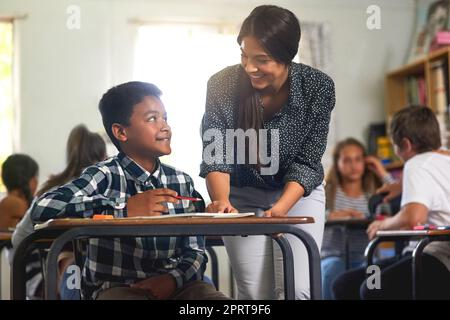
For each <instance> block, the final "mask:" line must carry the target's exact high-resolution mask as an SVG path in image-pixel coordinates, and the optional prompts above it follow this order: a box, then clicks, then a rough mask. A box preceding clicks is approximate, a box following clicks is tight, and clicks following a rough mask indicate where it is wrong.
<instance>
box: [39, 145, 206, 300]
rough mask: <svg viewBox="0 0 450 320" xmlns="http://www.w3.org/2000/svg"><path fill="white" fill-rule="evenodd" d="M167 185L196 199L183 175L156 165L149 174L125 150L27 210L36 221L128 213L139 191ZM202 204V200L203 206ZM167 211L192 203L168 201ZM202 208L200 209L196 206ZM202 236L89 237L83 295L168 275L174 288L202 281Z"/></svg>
mask: <svg viewBox="0 0 450 320" xmlns="http://www.w3.org/2000/svg"><path fill="white" fill-rule="evenodd" d="M155 188H169V189H172V190H175V191H176V192H178V194H179V195H182V196H191V197H199V194H198V192H197V191H196V190H195V189H194V185H193V181H192V179H191V177H189V176H188V175H187V174H185V173H183V172H180V171H177V170H176V169H174V168H172V167H170V166H167V165H164V164H161V163H160V162H159V161H158V163H157V169H156V171H155V172H154V173H153V174H152V173H149V172H148V171H146V170H145V169H143V168H142V167H141V166H139V165H138V164H137V163H136V162H134V161H133V160H132V159H131V158H129V157H128V156H126V155H125V154H123V153H119V154H118V155H117V156H115V157H112V158H110V159H108V160H106V161H104V162H100V163H98V164H96V165H93V166H90V167H88V168H87V169H86V170H84V172H83V173H82V175H81V176H80V177H79V178H78V179H76V180H73V181H72V182H69V183H67V184H66V185H64V186H61V187H59V188H57V189H55V190H52V191H50V192H47V193H45V194H43V195H42V196H41V197H39V199H37V201H35V202H34V205H33V207H32V210H31V216H32V219H33V221H34V222H42V221H46V220H48V219H52V218H66V217H73V218H83V217H84V218H89V217H92V215H93V214H112V215H114V216H115V217H126V216H127V207H126V202H127V199H128V198H129V197H131V196H133V195H135V194H137V193H139V192H142V191H146V190H150V189H155ZM203 206H204V204H203ZM167 207H168V209H169V214H178V213H185V212H195V211H196V208H195V207H194V206H193V204H192V202H190V201H186V200H182V201H180V203H179V204H172V203H167ZM200 210H201V209H200ZM206 262H207V257H206V254H205V240H204V237H203V236H191V237H146V238H121V239H120V238H114V239H113V238H102V239H90V240H89V246H88V251H87V258H86V261H85V265H84V269H83V277H82V294H83V296H84V297H85V298H88V299H89V298H94V299H95V298H96V296H97V294H98V292H99V291H101V290H104V289H107V288H110V287H113V286H123V285H127V284H130V283H134V282H136V281H138V280H142V279H146V278H149V277H151V276H154V275H158V274H163V273H169V274H171V275H172V276H173V277H174V278H175V280H176V283H177V287H181V286H182V285H183V284H185V283H186V282H188V281H190V280H200V279H202V278H203V272H204V270H205V268H206Z"/></svg>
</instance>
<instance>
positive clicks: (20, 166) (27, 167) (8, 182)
mask: <svg viewBox="0 0 450 320" xmlns="http://www.w3.org/2000/svg"><path fill="white" fill-rule="evenodd" d="M38 170H39V167H38V164H37V162H36V161H34V160H33V158H31V157H30V156H28V155H26V154H18V153H17V154H13V155H10V156H9V157H8V158H6V160H5V162H3V165H2V180H3V183H4V184H5V187H6V189H7V190H8V191H12V190H21V191H22V192H23V194H24V196H25V198H26V200H27V202H28V204H31V201H32V200H33V195H32V194H31V190H30V185H29V183H30V180H31V179H33V178H34V177H36V176H37V175H38Z"/></svg>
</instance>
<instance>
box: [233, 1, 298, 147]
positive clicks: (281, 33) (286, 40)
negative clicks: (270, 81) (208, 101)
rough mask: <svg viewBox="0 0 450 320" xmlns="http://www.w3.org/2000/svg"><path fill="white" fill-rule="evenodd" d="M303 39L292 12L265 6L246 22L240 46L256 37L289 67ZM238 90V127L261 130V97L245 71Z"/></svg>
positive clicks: (279, 60)
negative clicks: (250, 38) (248, 39)
mask: <svg viewBox="0 0 450 320" xmlns="http://www.w3.org/2000/svg"><path fill="white" fill-rule="evenodd" d="M300 35H301V31H300V23H299V21H298V19H297V17H296V16H295V15H294V14H293V13H292V12H291V11H289V10H287V9H284V8H280V7H278V6H273V5H262V6H258V7H256V8H255V9H253V11H252V12H251V13H250V15H249V16H248V17H247V18H246V19H245V20H244V22H243V23H242V27H241V30H240V32H239V35H238V37H237V42H238V43H239V45H241V43H242V40H243V39H244V38H245V37H253V38H255V39H256V40H257V41H258V42H259V44H260V45H261V46H262V47H263V48H264V49H265V51H266V52H267V53H268V54H269V55H270V56H271V57H272V58H273V59H274V60H275V61H277V62H279V63H282V64H284V65H286V66H288V65H290V64H291V62H292V59H294V57H295V55H296V54H297V51H298V46H299V42H300ZM239 88H240V89H239V90H240V92H239V105H238V106H239V109H238V110H237V118H236V121H237V123H236V127H237V128H240V129H243V130H244V131H245V130H247V129H255V130H259V129H261V128H262V123H263V114H262V112H260V110H259V109H260V101H259V98H258V94H257V92H256V90H255V89H254V88H253V86H252V84H251V82H250V79H249V77H248V75H247V74H246V73H245V70H244V69H243V68H242V69H241V74H240V80H239ZM246 149H247V148H246Z"/></svg>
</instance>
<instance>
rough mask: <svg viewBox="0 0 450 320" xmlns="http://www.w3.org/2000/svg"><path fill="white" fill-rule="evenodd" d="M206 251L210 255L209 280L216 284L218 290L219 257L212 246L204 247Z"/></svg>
mask: <svg viewBox="0 0 450 320" xmlns="http://www.w3.org/2000/svg"><path fill="white" fill-rule="evenodd" d="M206 251H207V252H208V253H209V256H210V257H211V277H212V279H211V280H212V282H213V283H214V285H215V286H216V289H217V290H219V259H218V258H217V254H216V251H215V250H214V248H213V247H206Z"/></svg>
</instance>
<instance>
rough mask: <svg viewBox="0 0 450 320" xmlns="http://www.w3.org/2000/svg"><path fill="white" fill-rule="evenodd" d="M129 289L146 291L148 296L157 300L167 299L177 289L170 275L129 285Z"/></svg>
mask: <svg viewBox="0 0 450 320" xmlns="http://www.w3.org/2000/svg"><path fill="white" fill-rule="evenodd" d="M130 287H131V288H139V289H143V290H145V291H148V292H149V293H150V295H151V296H152V297H153V298H155V299H159V300H163V299H168V298H169V297H170V296H171V295H172V294H173V293H174V292H175V290H176V289H177V284H176V282H175V278H174V277H173V276H171V275H170V274H168V273H166V274H162V275H159V276H154V277H151V278H148V279H145V280H142V281H139V282H136V283H134V284H132V285H130Z"/></svg>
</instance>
